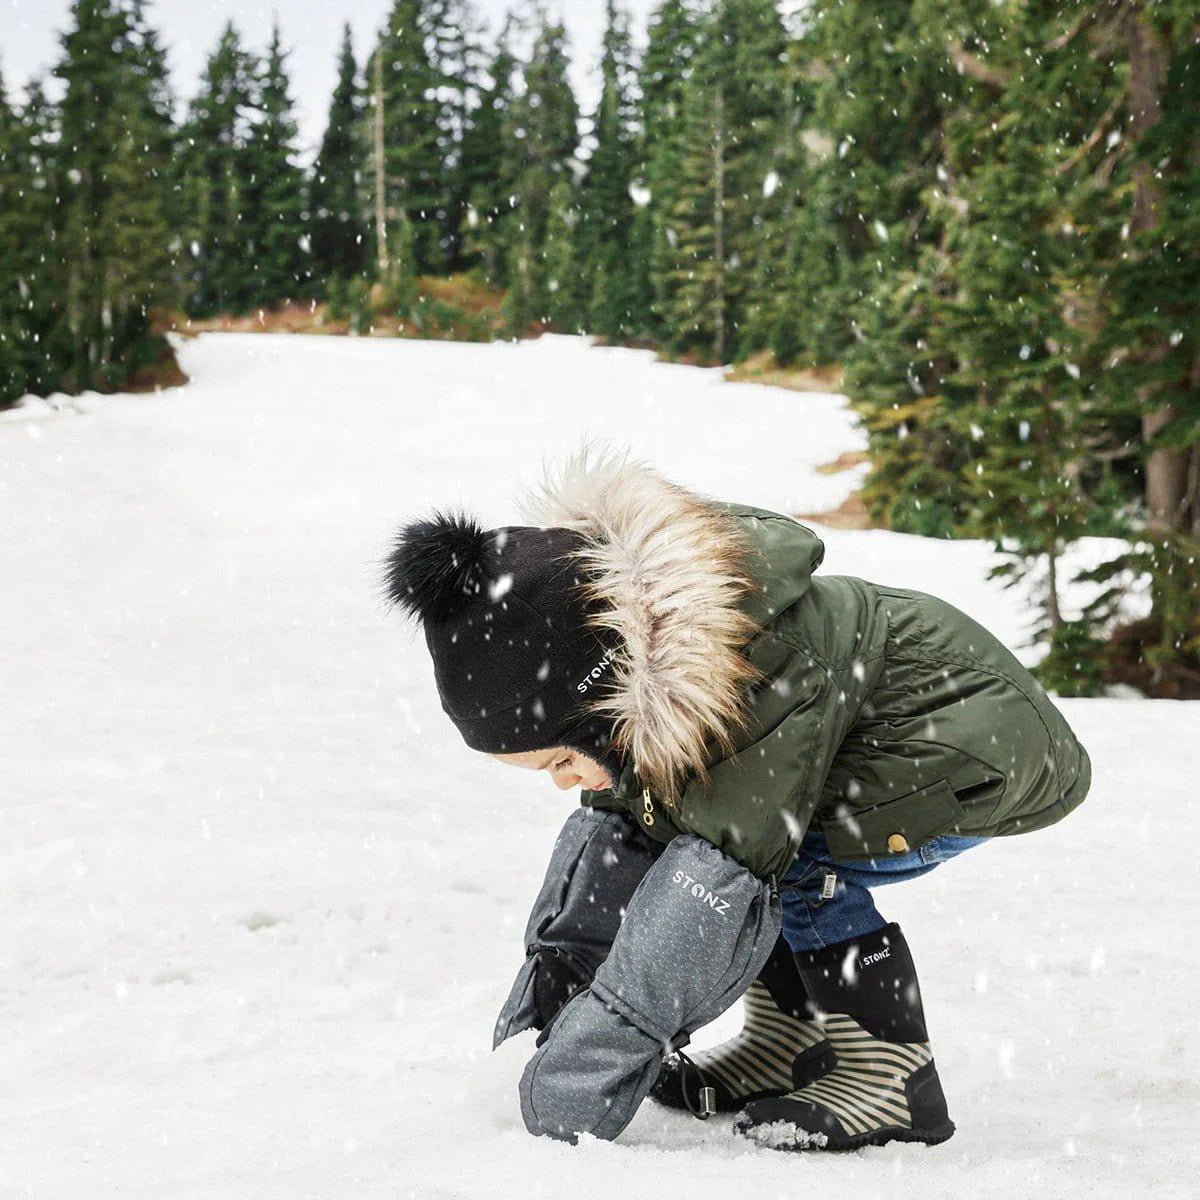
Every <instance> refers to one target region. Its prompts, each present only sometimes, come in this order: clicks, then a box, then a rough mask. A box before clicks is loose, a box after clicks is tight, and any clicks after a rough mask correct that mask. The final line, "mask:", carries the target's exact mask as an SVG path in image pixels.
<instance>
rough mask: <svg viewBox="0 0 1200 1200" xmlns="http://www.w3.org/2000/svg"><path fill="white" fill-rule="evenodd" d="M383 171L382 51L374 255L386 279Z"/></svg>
mask: <svg viewBox="0 0 1200 1200" xmlns="http://www.w3.org/2000/svg"><path fill="white" fill-rule="evenodd" d="M384 185H385V179H384V171H383V51H382V49H380V50H376V51H375V253H376V256H377V258H378V261H379V278H380V279H382V280H384V281H385V282H386V281H387V278H388V249H387V217H386V214H385V210H384V195H383V191H384Z"/></svg>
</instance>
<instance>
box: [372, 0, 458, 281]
mask: <svg viewBox="0 0 1200 1200" xmlns="http://www.w3.org/2000/svg"><path fill="white" fill-rule="evenodd" d="M436 12H437V5H436V3H435V0H395V3H394V4H393V5H392V10H391V12H390V13H389V15H388V18H387V22H386V24H385V26H384V30H383V33H382V34H381V36H380V39H379V45H378V46H377V47H376V50H375V54H377V55H380V56H381V60H382V70H381V77H382V83H383V90H382V96H381V100H382V105H383V142H384V181H385V182H384V186H385V195H384V211H385V217H386V220H387V221H388V223H389V224H391V223H393V222H395V221H397V220H398V219H399V214H400V212H401V211H403V212H404V213H405V215H406V217H407V219H408V221H409V222H411V224H412V232H413V254H414V256H415V263H414V264H413V270H414V271H415V272H416V273H419V274H427V273H433V272H436V271H439V270H440V269H441V268H442V266H443V265H444V261H445V259H444V254H443V249H442V246H441V234H442V230H441V225H440V219H439V215H438V214H439V212H444V204H445V191H444V187H443V183H442V171H443V167H444V165H445V164H444V160H443V156H442V155H443V149H444V147H443V144H442V139H443V136H444V128H443V126H444V119H443V114H442V104H441V101H440V100H439V99H438V85H439V82H440V80H439V73H438V69H437V65H436V63H435V62H434V60H433V56H432V51H431V46H430V35H431V23H432V20H433V18H434V17H435V16H436ZM374 103H375V99H374V96H372V104H374ZM403 269H404V270H408V269H409V268H408V266H407V264H405V265H404V267H403Z"/></svg>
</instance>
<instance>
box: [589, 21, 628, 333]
mask: <svg viewBox="0 0 1200 1200" xmlns="http://www.w3.org/2000/svg"><path fill="white" fill-rule="evenodd" d="M606 16H607V24H606V28H605V32H604V52H603V56H602V58H601V63H600V74H601V80H602V86H601V92H600V100H599V103H598V104H597V107H596V113H595V116H594V118H593V121H592V126H593V136H594V138H595V141H596V145H595V148H594V149H593V151H592V155H591V157H590V158H589V159H588V172H587V177H586V179H585V180H584V184H583V187H582V188H581V194H580V221H579V223H578V225H579V227H578V229H577V231H576V235H575V248H576V256H577V258H578V260H579V262H580V265H581V273H582V274H583V276H584V278H585V279H587V280H589V281H590V289H589V290H590V295H589V296H588V297H587V302H588V303H587V328H588V329H590V330H591V331H592V332H594V333H598V334H600V335H601V336H602V337H606V338H609V339H619V338H623V337H628V336H629V335H630V334H631V333H633V332H634V314H635V312H636V311H637V310H638V308H639V303H638V299H639V298H638V293H637V290H636V289H637V287H638V286H639V282H640V281H639V279H638V275H637V272H635V271H633V270H631V266H632V263H631V261H630V254H631V249H632V235H633V218H634V206H633V199H632V197H631V195H630V186H631V185H632V184H633V182H634V173H635V171H636V169H637V142H636V135H637V129H636V120H637V113H636V106H635V102H634V98H633V87H634V68H633V50H632V46H631V43H630V38H629V23H628V20H627V18H626V17H625V16H624V15H623V14H621V13H619V12H618V10H617V7H616V4H615V3H614V0H607V5H606Z"/></svg>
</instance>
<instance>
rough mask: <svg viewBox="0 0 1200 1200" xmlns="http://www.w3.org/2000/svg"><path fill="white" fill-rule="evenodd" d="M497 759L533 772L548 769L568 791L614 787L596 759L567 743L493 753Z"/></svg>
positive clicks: (598, 790) (492, 756)
mask: <svg viewBox="0 0 1200 1200" xmlns="http://www.w3.org/2000/svg"><path fill="white" fill-rule="evenodd" d="M489 757H491V758H494V759H496V761H497V762H502V763H508V764H510V765H511V766H514V767H528V768H529V769H530V770H533V771H549V772H550V778H551V779H553V780H554V782H555V783H556V784H557V785H558V786H559V787H560V788H563V789H564V790H566V789H567V788H573V787H580V786H582V787H585V788H587V789H588V791H592V792H602V791H604V790H605V789H607V788H610V787H612V786H613V780H612V779H611V778H610V777H609V774H608V772H607V771H606V770H605V769H604V768H603V767H602V766H601V765H600V764H599V763H598V762H597V761H596V760H595V759H594V758H588V756H587V755H586V754H580V752H579V751H578V750H572V749H571V748H570V747H568V746H555V747H554V749H552V750H525V751H523V752H522V753H520V754H492V755H490V756H489Z"/></svg>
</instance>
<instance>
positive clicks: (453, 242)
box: [427, 0, 480, 272]
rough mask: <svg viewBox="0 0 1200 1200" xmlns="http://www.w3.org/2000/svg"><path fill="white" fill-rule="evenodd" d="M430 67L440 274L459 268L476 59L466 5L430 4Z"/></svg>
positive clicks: (444, 0)
mask: <svg viewBox="0 0 1200 1200" xmlns="http://www.w3.org/2000/svg"><path fill="white" fill-rule="evenodd" d="M428 29H429V33H428V39H427V44H428V47H429V59H430V66H431V67H432V69H433V74H434V78H435V80H436V92H435V95H436V98H437V101H438V110H437V117H436V119H437V127H438V156H439V159H440V163H441V166H440V174H439V177H438V178H439V183H440V187H439V195H438V203H437V208H436V209H435V211H434V219H435V220H436V222H437V227H438V253H439V257H440V261H441V268H442V270H443V271H445V272H451V271H456V270H458V269H459V268H460V267H461V266H462V254H463V249H462V247H463V237H464V230H463V226H464V224H465V222H466V220H467V207H468V204H469V202H470V185H471V180H470V178H469V174H470V173H469V171H468V168H467V162H466V156H465V146H464V142H465V138H466V134H467V129H468V127H469V124H470V117H469V114H470V111H471V104H472V96H473V94H474V90H475V84H476V75H477V68H478V65H479V63H478V60H479V55H480V50H479V46H478V44H477V40H476V39H477V38H478V36H479V31H478V29H477V27H476V18H475V15H474V12H473V11H472V9H471V6H470V4H469V3H468V0H433V2H432V3H431V4H430V9H429V16H428Z"/></svg>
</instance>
